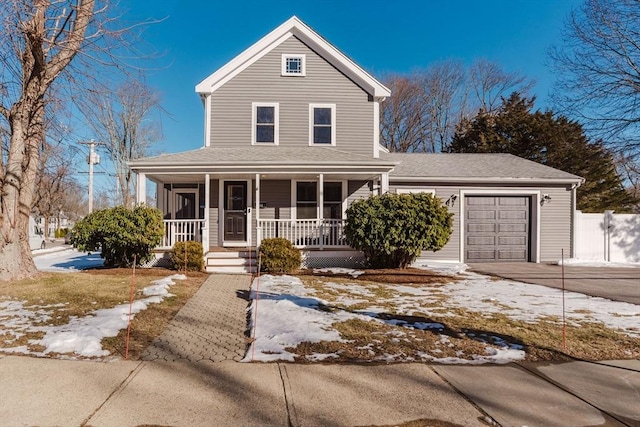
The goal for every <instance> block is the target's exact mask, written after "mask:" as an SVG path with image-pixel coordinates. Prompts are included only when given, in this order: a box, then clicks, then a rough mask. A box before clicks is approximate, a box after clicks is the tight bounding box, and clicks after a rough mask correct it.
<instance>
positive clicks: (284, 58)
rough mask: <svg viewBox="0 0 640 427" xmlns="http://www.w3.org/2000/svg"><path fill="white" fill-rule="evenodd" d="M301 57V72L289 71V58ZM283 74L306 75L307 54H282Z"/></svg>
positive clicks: (288, 75) (291, 75)
mask: <svg viewBox="0 0 640 427" xmlns="http://www.w3.org/2000/svg"><path fill="white" fill-rule="evenodd" d="M289 58H291V59H300V68H301V70H300V72H299V73H292V72H290V71H287V59H289ZM281 75H282V76H283V77H304V76H306V75H307V55H305V54H304V53H300V54H297V53H283V54H282V69H281Z"/></svg>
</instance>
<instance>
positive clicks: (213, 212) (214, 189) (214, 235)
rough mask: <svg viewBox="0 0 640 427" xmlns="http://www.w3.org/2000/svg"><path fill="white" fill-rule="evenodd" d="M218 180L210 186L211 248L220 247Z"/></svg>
mask: <svg viewBox="0 0 640 427" xmlns="http://www.w3.org/2000/svg"><path fill="white" fill-rule="evenodd" d="M218 185H219V183H218V180H217V179H212V180H211V182H210V186H209V246H220V243H221V242H220V241H219V240H218V239H219V235H218V222H219V219H218V212H219V210H218V203H219V200H218V195H219V193H220V189H219V188H218Z"/></svg>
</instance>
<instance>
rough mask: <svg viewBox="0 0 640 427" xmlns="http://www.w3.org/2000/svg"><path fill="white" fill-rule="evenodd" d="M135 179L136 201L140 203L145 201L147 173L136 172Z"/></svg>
mask: <svg viewBox="0 0 640 427" xmlns="http://www.w3.org/2000/svg"><path fill="white" fill-rule="evenodd" d="M136 181H137V182H136V202H137V204H139V205H140V204H143V203H146V201H147V175H146V174H144V173H142V172H138V173H137V175H136Z"/></svg>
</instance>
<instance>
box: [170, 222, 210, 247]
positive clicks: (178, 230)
mask: <svg viewBox="0 0 640 427" xmlns="http://www.w3.org/2000/svg"><path fill="white" fill-rule="evenodd" d="M203 225H204V220H203V219H165V220H164V238H163V239H162V246H163V247H165V248H171V247H173V245H174V244H175V243H176V242H184V241H186V240H195V241H196V242H201V241H202V226H203Z"/></svg>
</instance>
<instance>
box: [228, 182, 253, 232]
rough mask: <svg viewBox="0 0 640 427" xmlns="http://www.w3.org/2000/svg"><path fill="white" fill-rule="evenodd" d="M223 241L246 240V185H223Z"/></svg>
mask: <svg viewBox="0 0 640 427" xmlns="http://www.w3.org/2000/svg"><path fill="white" fill-rule="evenodd" d="M224 240H225V241H227V242H244V241H246V240H247V183H246V182H235V181H227V182H225V183H224Z"/></svg>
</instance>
